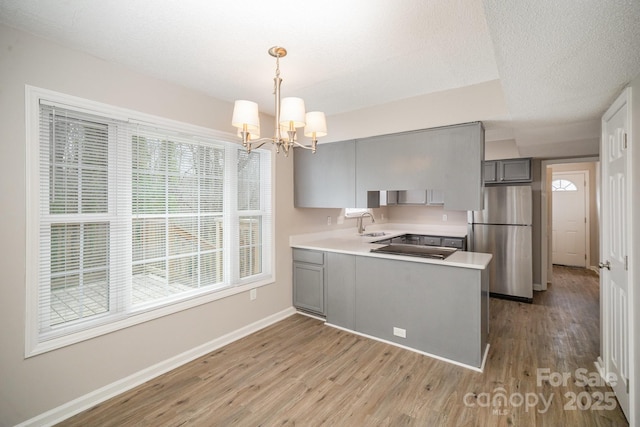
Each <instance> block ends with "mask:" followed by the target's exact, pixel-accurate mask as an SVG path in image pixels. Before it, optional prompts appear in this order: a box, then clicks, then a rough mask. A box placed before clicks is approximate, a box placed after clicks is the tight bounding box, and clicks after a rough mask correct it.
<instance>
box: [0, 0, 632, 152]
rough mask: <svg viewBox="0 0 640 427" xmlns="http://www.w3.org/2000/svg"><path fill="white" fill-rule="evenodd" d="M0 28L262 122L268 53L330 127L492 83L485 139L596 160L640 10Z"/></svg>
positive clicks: (237, 9)
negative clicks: (500, 111) (362, 113)
mask: <svg viewBox="0 0 640 427" xmlns="http://www.w3.org/2000/svg"><path fill="white" fill-rule="evenodd" d="M0 22H2V23H4V24H7V25H9V26H12V27H15V28H18V29H22V30H25V31H28V32H31V33H34V34H37V35H40V36H43V37H45V38H48V39H51V40H54V41H57V42H59V43H61V44H64V45H67V46H70V47H73V48H76V49H79V50H82V51H85V52H88V53H91V54H92V55H95V56H97V57H100V58H103V59H105V60H108V61H113V62H118V63H122V64H124V65H126V66H128V67H130V68H132V69H135V70H138V71H141V72H143V73H146V74H149V75H153V76H156V77H159V78H162V79H165V80H168V81H172V82H176V83H178V84H181V85H184V86H187V87H191V88H194V89H197V90H199V91H202V92H204V93H207V94H209V95H211V96H214V97H216V98H219V99H223V100H227V101H233V100H235V99H251V100H254V101H257V102H258V103H259V104H260V106H261V108H262V109H265V111H267V112H270V111H269V108H268V107H270V106H272V104H273V97H272V94H271V91H270V90H269V89H270V88H271V87H272V78H273V73H274V65H275V64H274V60H273V58H271V57H270V56H269V55H268V54H267V52H266V50H267V49H268V48H269V47H270V46H273V45H281V46H285V47H286V48H287V50H288V51H289V55H288V56H287V57H286V58H284V59H282V60H281V70H282V77H283V79H284V83H283V96H291V95H295V96H301V97H303V98H304V99H305V100H307V109H308V110H315V109H317V110H322V111H325V112H326V113H327V114H329V115H335V114H340V113H345V112H349V111H354V110H358V109H361V108H365V107H370V106H375V105H380V104H384V103H388V102H391V101H398V100H402V99H405V98H411V97H415V96H419V95H424V94H429V93H433V92H441V91H446V90H450V89H456V88H464V87H467V86H471V85H474V84H477V83H482V82H487V81H490V80H495V79H499V80H500V82H501V84H502V88H503V91H504V96H505V99H506V101H507V105H508V108H509V113H510V117H504V119H503V120H499V121H495V122H491V123H486V125H487V127H488V130H489V132H488V134H490V135H499V136H498V137H496V139H499V138H505V139H515V141H516V143H517V145H518V147H519V149H520V151H521V153H524V154H525V155H533V156H537V155H538V156H546V155H547V154H546V153H547V151H549V150H551V152H553V144H558V143H562V142H565V141H571V142H572V143H573V144H574V145H577V146H578V147H580V143H579V142H580V141H585V142H584V144H583V147H584V148H585V150H586V151H591V153H587V152H586V151H585V154H592V151H593V145H594V141H597V138H598V132H599V131H598V129H599V128H598V126H595V125H594V123H596V122H597V121H598V119H599V117H600V115H601V114H602V113H603V112H604V110H605V109H606V107H607V105H608V104H609V103H610V102H611V101H612V100H613V98H614V97H615V95H616V94H617V93H618V92H619V91H620V89H621V88H622V87H623V86H624V85H625V84H626V83H627V82H628V81H629V80H631V78H633V77H634V76H635V75H637V74H639V73H640V25H638V24H637V23H638V22H640V1H638V0H629V1H625V0H562V1H557V0H555V1H551V0H538V1H535V2H531V1H524V0H523V1H512V2H505V1H503V0H485V1H484V4H483V3H482V1H481V0H435V1H425V0H403V1H401V2H398V1H397V0H325V1H322V2H317V1H316V2H301V1H299V0H275V1H274V0H272V1H265V0H218V1H212V0H182V1H169V0H109V1H97V0H64V1H62V0H57V1H56V0H40V1H36V0H0ZM265 107H267V108H265ZM271 112H272V111H271ZM596 145H597V144H596ZM536 147H539V148H536ZM579 151H580V150H578V153H579ZM583 151H584V150H583ZM573 152H574V153H575V152H576V151H573Z"/></svg>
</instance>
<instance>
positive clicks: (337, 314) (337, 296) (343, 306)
mask: <svg viewBox="0 0 640 427" xmlns="http://www.w3.org/2000/svg"><path fill="white" fill-rule="evenodd" d="M327 323H330V324H332V325H336V326H340V327H343V328H347V329H351V330H355V329H356V257H355V255H346V254H338V253H335V252H327Z"/></svg>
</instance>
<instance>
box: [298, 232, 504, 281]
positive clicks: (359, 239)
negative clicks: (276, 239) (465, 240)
mask: <svg viewBox="0 0 640 427" xmlns="http://www.w3.org/2000/svg"><path fill="white" fill-rule="evenodd" d="M404 227H406V228H399V227H398V226H397V225H395V224H394V225H392V224H381V225H379V226H378V227H376V228H374V227H367V231H365V234H366V233H373V232H376V233H379V232H384V233H385V235H384V236H375V237H366V236H360V235H359V234H358V233H357V232H356V230H355V228H353V229H342V230H337V231H329V232H322V233H313V234H299V235H295V236H291V237H290V238H289V245H290V246H291V247H292V248H300V249H312V250H319V251H328V252H337V253H343V254H350V255H359V256H369V257H375V258H386V259H395V260H402V261H411V262H422V263H425V264H439V265H446V266H450V267H462V268H473V269H478V270H484V269H485V268H487V265H489V261H491V258H492V255H491V254H485V253H478V252H466V251H460V250H458V251H456V252H454V253H453V254H451V255H450V256H448V257H447V258H446V259H444V260H439V259H431V258H420V257H412V256H402V255H392V254H381V253H374V252H370V251H371V249H376V248H380V247H383V246H385V245H384V244H375V243H371V242H375V241H377V240H382V239H388V238H392V237H396V236H400V235H403V234H422V235H436V236H447V237H464V236H466V234H467V233H466V227H464V226H463V227H460V226H450V227H439V226H433V227H424V226H419V227H414V226H404Z"/></svg>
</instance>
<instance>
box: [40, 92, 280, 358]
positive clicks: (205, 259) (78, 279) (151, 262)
mask: <svg viewBox="0 0 640 427" xmlns="http://www.w3.org/2000/svg"><path fill="white" fill-rule="evenodd" d="M174 128H175V124H174V123H172V126H170V127H168V128H166V129H163V126H162V123H159V124H153V125H141V124H134V123H132V122H129V121H127V120H117V119H114V118H110V117H109V115H108V114H104V112H100V113H96V114H92V113H91V112H88V111H87V110H86V108H82V109H81V108H77V109H75V108H73V107H69V106H68V105H57V104H56V103H55V102H52V101H47V102H41V103H40V105H39V126H38V131H37V134H38V142H37V143H38V147H37V148H38V149H37V150H34V153H39V154H38V161H37V165H38V167H37V169H38V170H37V175H38V181H37V182H38V186H37V190H36V191H37V192H38V198H37V200H38V203H37V204H38V209H37V214H36V215H37V223H38V239H37V242H33V244H34V245H36V246H37V252H35V253H37V257H36V258H37V259H35V260H32V261H33V264H34V265H35V266H36V268H37V272H36V274H35V277H37V284H36V285H35V286H36V288H35V289H36V292H32V293H28V294H29V295H33V297H34V298H36V299H37V301H36V302H35V306H36V307H37V309H36V310H35V313H34V314H33V315H34V316H36V317H37V321H35V322H33V323H34V324H37V328H36V330H35V331H32V333H33V334H35V337H32V338H33V339H32V341H34V342H35V343H36V346H37V343H46V342H48V343H49V347H52V348H55V347H56V346H55V345H53V344H52V343H51V342H52V341H56V340H58V339H60V338H62V337H64V338H65V339H64V340H61V342H64V343H69V342H73V341H74V339H71V340H69V336H73V335H74V334H78V333H79V332H82V331H84V332H86V331H87V330H92V329H93V330H95V331H96V334H97V333H104V332H105V331H108V330H109V329H113V328H106V329H105V328H104V325H105V324H107V325H108V324H116V323H118V322H120V321H122V320H123V319H128V318H131V317H135V316H136V315H139V314H140V313H149V312H153V310H157V309H160V308H163V309H164V310H165V311H163V314H166V307H168V306H171V305H172V304H176V303H178V302H181V301H184V300H188V299H197V298H199V297H202V296H203V295H208V294H211V293H214V292H215V291H221V290H226V289H230V288H233V287H237V286H239V285H242V284H247V283H252V282H258V281H264V280H269V279H270V277H271V269H272V254H271V250H272V241H271V229H272V224H271V190H270V189H271V169H270V168H271V156H270V152H269V151H265V150H256V151H254V152H252V153H251V154H247V153H246V151H245V150H243V149H239V148H238V146H237V145H236V144H234V143H229V142H227V141H224V140H220V139H219V138H218V139H216V138H209V137H206V136H202V135H199V136H197V137H196V136H189V135H187V134H185V133H180V132H177V131H176V130H175V129H174ZM28 285H29V284H28ZM98 331H99V332H98ZM78 336H80V335H78ZM82 336H83V337H89V336H95V334H94V335H92V334H91V333H89V334H86V333H83V334H82ZM78 340H79V339H78Z"/></svg>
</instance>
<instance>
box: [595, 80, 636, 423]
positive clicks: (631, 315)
mask: <svg viewBox="0 0 640 427" xmlns="http://www.w3.org/2000/svg"><path fill="white" fill-rule="evenodd" d="M632 95H633V94H632V90H631V87H629V86H627V87H626V88H625V89H624V90H623V91H622V92H621V93H620V95H618V97H617V98H616V100H615V101H614V102H613V103H612V104H611V106H609V108H608V109H607V111H606V112H605V113H604V114H603V116H602V120H601V132H602V133H601V141H600V144H601V145H600V148H601V150H602V141H604V138H605V137H606V131H607V129H606V123H607V122H608V121H609V120H610V119H611V117H613V115H615V114H616V113H617V112H618V111H619V110H620V109H621V108H622V107H623V106H624V105H625V104H626V106H627V117H626V125H627V129H626V132H627V153H626V156H627V159H626V160H627V162H626V165H625V168H626V176H627V179H626V183H627V189H626V191H627V197H632V195H633V194H634V193H633V188H634V186H633V177H634V173H633V145H634V144H633V143H634V138H633V111H632V106H633V98H632ZM603 165H604V163H603ZM604 167H606V166H603V169H604ZM604 177H605V174H604V173H601V176H600V180H603V179H604ZM626 205H627V206H626V212H625V217H626V220H627V226H628V230H627V234H626V238H627V239H628V240H627V243H626V245H625V246H626V249H627V257H628V259H629V260H631V262H629V265H628V268H629V270H628V272H627V316H628V327H629V331H628V339H629V343H628V349H629V354H628V358H629V379H628V381H629V405H628V410H629V414H627V415H628V420H629V425H637V424H638V418H640V414H639V413H638V411H640V408H638V406H637V400H638V399H637V398H636V393H638V392H640V389H639V388H638V381H637V380H636V378H637V377H638V374H637V373H636V364H637V359H638V353H637V349H636V342H635V341H636V340H635V337H636V328H637V325H636V323H635V322H634V319H635V318H636V313H635V309H636V307H635V305H634V300H635V298H636V297H635V293H636V292H637V289H636V286H635V283H634V277H635V274H634V272H635V267H634V263H633V259H634V247H633V241H632V237H631V236H633V228H634V221H633V219H634V216H633V203H627V204H626ZM600 236H601V238H600V252H601V253H602V252H603V251H602V246H603V240H604V239H603V238H602V233H600ZM601 280H602V279H601ZM603 288H604V287H603V286H600V296H601V302H600V319H601V322H600V340H601V343H602V344H601V349H602V351H603V353H604V354H602V355H600V357H599V358H598V364H599V365H596V366H601V367H602V368H603V369H604V371H605V373H606V371H607V370H608V369H609V365H610V349H609V346H608V344H607V343H608V342H609V339H608V338H609V337H608V335H605V334H606V333H607V332H608V328H607V327H606V325H605V324H604V322H606V319H609V318H610V314H609V310H608V309H609V304H607V303H606V302H604V303H603V292H604V291H603Z"/></svg>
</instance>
